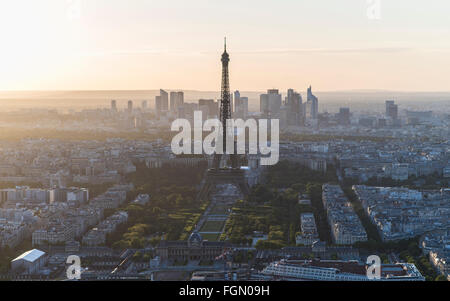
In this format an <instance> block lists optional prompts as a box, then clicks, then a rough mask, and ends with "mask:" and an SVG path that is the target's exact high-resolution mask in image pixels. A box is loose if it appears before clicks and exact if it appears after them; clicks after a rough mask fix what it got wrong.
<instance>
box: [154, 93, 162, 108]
mask: <svg viewBox="0 0 450 301" xmlns="http://www.w3.org/2000/svg"><path fill="white" fill-rule="evenodd" d="M155 110H156V112H161V110H162V106H161V96H156V97H155Z"/></svg>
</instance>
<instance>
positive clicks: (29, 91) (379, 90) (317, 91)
mask: <svg viewBox="0 0 450 301" xmlns="http://www.w3.org/2000/svg"><path fill="white" fill-rule="evenodd" d="M312 87H313V91H314V92H315V93H343V92H366V93H381V92H393V93H450V90H447V91H446V90H409V91H408V90H384V89H349V90H314V86H312ZM307 88H308V86H307V87H306V88H305V91H306V89H307ZM272 89H275V90H279V91H285V90H286V91H287V90H288V89H293V90H295V91H302V90H298V89H295V88H287V89H284V90H283V89H280V88H267V89H265V90H241V89H233V90H232V91H233V92H234V91H239V92H250V93H260V92H266V91H267V90H272ZM159 90H164V91H169V92H171V91H183V92H207V93H220V90H198V89H165V88H152V89H98V90H92V89H61V90H0V93H20V92H22V93H32V92H146V91H159Z"/></svg>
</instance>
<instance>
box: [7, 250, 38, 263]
mask: <svg viewBox="0 0 450 301" xmlns="http://www.w3.org/2000/svg"><path fill="white" fill-rule="evenodd" d="M43 255H45V252H42V251H40V250H38V249H33V250H30V251H27V252H25V253H23V254H22V255H20V256H19V257H17V258H16V259H14V260H13V261H16V260H20V259H23V260H26V261H28V262H34V261H36V260H37V259H39V258H40V257H42V256H43Z"/></svg>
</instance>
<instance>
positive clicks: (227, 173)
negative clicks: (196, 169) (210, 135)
mask: <svg viewBox="0 0 450 301" xmlns="http://www.w3.org/2000/svg"><path fill="white" fill-rule="evenodd" d="M221 61H222V90H221V99H220V121H221V122H222V125H223V155H221V154H215V155H214V163H213V168H212V169H210V170H208V172H207V174H206V178H205V181H204V183H203V185H202V188H201V190H200V193H199V195H198V198H201V199H206V198H208V197H209V194H210V192H211V189H213V188H214V187H215V186H216V185H219V184H234V185H235V186H236V187H237V188H238V189H239V190H240V191H241V193H242V194H243V195H247V194H248V192H249V188H248V183H247V180H246V178H245V171H244V170H242V169H241V168H240V166H239V163H238V161H239V160H238V155H237V154H236V141H234V150H235V152H234V154H230V155H227V154H226V149H227V147H226V145H227V144H226V143H227V135H233V136H234V132H233V131H232V129H229V128H227V126H226V124H227V120H228V119H231V93H230V75H229V71H228V64H229V62H230V55H229V54H228V52H227V42H226V38H225V45H224V52H223V54H222V60H221ZM228 156H229V157H230V161H231V166H230V165H229V164H228Z"/></svg>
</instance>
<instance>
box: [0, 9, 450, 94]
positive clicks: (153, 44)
mask: <svg viewBox="0 0 450 301" xmlns="http://www.w3.org/2000/svg"><path fill="white" fill-rule="evenodd" d="M373 1H375V0H373ZM373 1H372V2H373ZM368 2H371V1H367V0H227V1H223V0H189V1H188V0H78V1H77V0H39V1H36V0H1V2H0V39H1V44H0V90H62V89H75V90H77V89H89V90H91V89H93V90H102V89H157V88H166V89H198V90H219V89H220V76H221V74H220V72H221V69H220V54H221V52H222V48H223V37H224V36H225V35H226V36H227V38H228V49H229V53H230V55H231V63H230V71H231V87H232V89H241V90H265V89H267V88H280V89H283V90H284V89H286V88H289V87H292V88H295V89H298V90H301V91H302V90H305V88H306V87H307V86H308V85H310V84H311V85H313V87H314V89H315V90H346V89H391V90H409V91H428V90H429V91H450V18H449V15H450V1H448V0H427V1H425V0H380V3H381V9H380V19H374V18H369V15H370V16H373V17H377V13H376V12H377V10H376V8H375V9H369V7H372V6H371V4H368ZM79 3H81V5H80V6H78V4H79ZM368 12H369V14H368Z"/></svg>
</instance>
